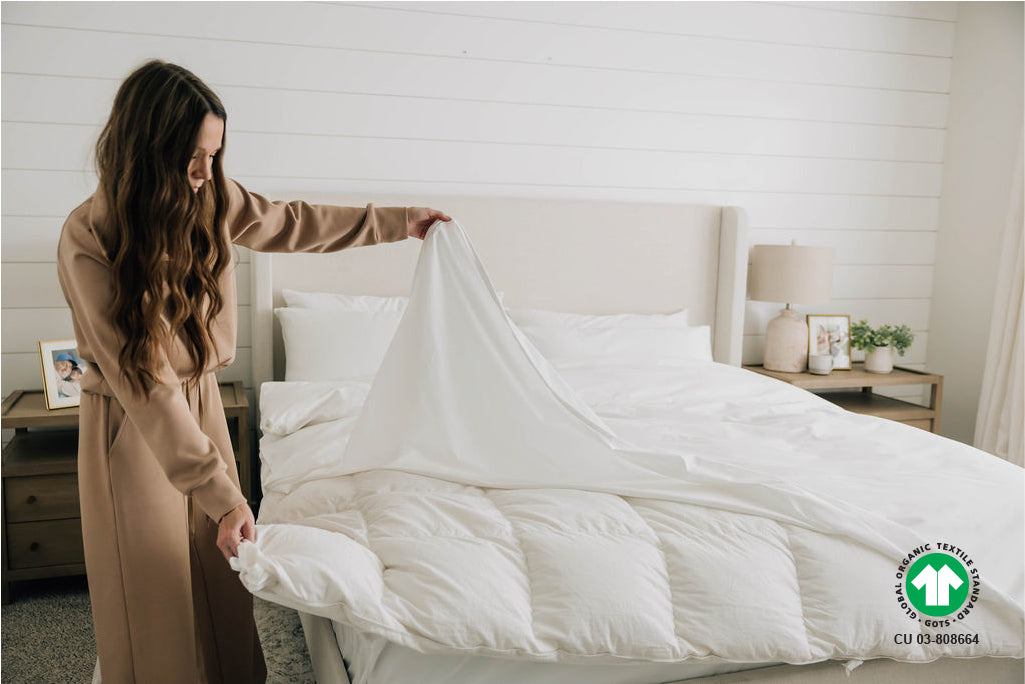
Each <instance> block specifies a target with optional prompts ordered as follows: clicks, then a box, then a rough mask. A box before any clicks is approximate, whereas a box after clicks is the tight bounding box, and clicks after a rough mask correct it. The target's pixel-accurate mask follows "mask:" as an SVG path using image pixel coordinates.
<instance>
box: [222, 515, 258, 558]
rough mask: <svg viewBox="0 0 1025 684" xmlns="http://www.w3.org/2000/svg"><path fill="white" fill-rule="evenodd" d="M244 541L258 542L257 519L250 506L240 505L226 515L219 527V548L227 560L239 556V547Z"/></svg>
mask: <svg viewBox="0 0 1025 684" xmlns="http://www.w3.org/2000/svg"><path fill="white" fill-rule="evenodd" d="M243 539H248V540H249V541H251V542H255V541H256V518H254V517H253V511H252V510H250V508H249V504H244V503H242V504H239V505H238V506H235V508H233V509H231V510H230V511H228V512H227V513H225V514H224V517H223V518H221V522H220V524H219V525H218V526H217V548H219V549H220V550H221V553H223V554H224V559H225V560H230V559H231V558H233V557H235V556H237V555H238V545H239V544H241V543H242V540H243Z"/></svg>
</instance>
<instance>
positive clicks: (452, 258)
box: [233, 225, 1025, 663]
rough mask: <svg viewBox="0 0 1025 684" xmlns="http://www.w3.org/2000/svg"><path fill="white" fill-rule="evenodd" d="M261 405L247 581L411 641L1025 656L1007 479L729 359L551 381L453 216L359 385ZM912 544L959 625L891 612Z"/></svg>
mask: <svg viewBox="0 0 1025 684" xmlns="http://www.w3.org/2000/svg"><path fill="white" fill-rule="evenodd" d="M260 408H261V428H262V429H263V431H264V433H265V436H264V437H263V439H262V440H261V458H262V461H263V475H262V477H263V484H264V490H265V498H264V500H263V503H262V507H261V513H260V519H259V526H258V534H259V538H258V542H257V543H256V544H249V543H244V544H243V545H242V547H241V548H240V555H239V558H238V559H236V560H234V561H233V566H234V567H235V568H236V569H237V570H239V571H240V574H241V579H242V581H243V583H244V584H245V585H246V586H247V587H248V588H249V589H250V590H251V591H252V592H253V593H255V594H256V595H258V596H260V597H262V598H265V599H267V600H271V601H276V602H278V603H282V604H284V605H288V606H291V607H293V608H296V609H299V610H303V611H306V612H310V613H313V614H317V615H322V616H324V617H328V618H331V619H334V620H337V621H340V622H342V623H345V624H348V625H351V626H353V627H355V628H357V629H359V630H362V631H365V632H370V633H373V634H379V635H381V636H384V637H386V638H388V639H390V640H392V641H394V642H396V643H400V644H403V645H406V646H409V647H412V648H415V649H417V650H421V651H425V652H449V653H481V654H488V655H496V656H503V657H515V658H526V659H533V660H559V661H564V662H610V661H619V660H622V659H632V660H647V661H680V660H686V659H709V660H728V661H733V662H769V661H776V662H778V661H782V662H789V663H806V662H814V661H818V660H823V659H827V658H837V659H863V658H870V657H890V658H894V659H897V660H907V661H927V660H932V659H935V658H937V657H940V656H980V655H991V656H1009V657H1019V658H1020V657H1022V655H1023V645H1022V631H1023V615H1022V607H1021V605H1022V600H1023V582H1025V578H1023V564H1022V556H1023V524H1022V519H1023V511H1022V484H1023V482H1022V470H1021V469H1020V468H1018V467H1016V466H1013V465H1011V464H1009V463H1007V462H1005V461H1002V460H1000V459H997V458H995V457H992V456H989V455H987V454H985V453H983V452H980V451H977V450H975V449H972V448H970V447H967V446H964V445H961V444H959V443H956V442H953V441H950V440H946V439H944V438H941V437H938V436H935V435H931V434H929V433H926V432H924V431H921V430H918V429H917V428H911V427H907V426H904V425H900V424H897V423H893V422H889V421H884V420H881V419H876V418H871V417H865V416H858V415H855V414H850V413H847V412H845V411H842V410H841V409H839V408H837V407H835V406H833V405H832V404H829V403H828V402H826V401H824V400H822V399H820V398H817V397H815V396H814V395H812V394H810V393H807V392H805V391H803V390H799V389H796V388H793V387H791V386H789V385H786V384H784V383H780V382H777V381H774V380H772V379H769V378H765V377H763V376H759V375H756V374H753V373H750V372H747V371H744V370H741V369H737V368H733V367H728V366H723V365H719V364H714V363H707V362H695V363H693V364H682V363H681V364H675V365H673V366H655V365H651V364H642V365H638V364H630V365H616V364H610V363H604V364H600V365H599V364H595V363H593V362H589V363H587V364H576V365H574V364H561V365H560V366H559V367H558V368H555V367H553V366H552V365H551V364H550V363H548V362H547V361H546V360H545V359H543V358H541V357H540V355H539V354H538V353H537V352H536V350H534V349H533V348H532V346H531V345H530V344H529V342H527V341H526V340H525V339H524V338H523V336H522V335H521V334H519V332H518V331H517V330H516V329H515V328H514V327H513V326H511V324H510V323H509V321H508V318H507V317H506V315H505V313H504V311H503V310H502V308H501V305H500V304H499V302H498V300H497V297H495V295H494V291H493V290H492V288H491V286H490V283H489V282H488V280H487V277H486V275H485V274H484V271H483V269H482V267H481V266H480V264H479V262H478V261H477V259H476V255H475V254H474V253H473V251H472V248H471V247H470V245H469V243H468V241H467V240H466V237H465V235H464V234H463V233H462V231H461V230H460V229H459V227H458V225H444V226H441V227H439V226H437V225H436V226H435V227H434V228H432V229H431V231H430V233H429V234H428V237H427V240H426V241H425V243H424V247H423V253H422V254H421V259H420V262H419V263H418V266H417V273H416V276H415V278H414V288H413V292H412V294H411V297H410V301H409V306H408V308H407V311H406V313H405V315H404V317H403V320H402V322H401V323H400V325H399V329H398V332H397V333H396V336H395V339H394V340H393V342H392V344H391V346H390V347H389V350H388V352H387V354H386V356H385V360H384V363H383V365H382V366H381V369H380V371H379V372H378V373H377V376H376V377H375V378H374V379H373V383H371V381H370V379H367V380H366V381H339V382H333V383H299V382H288V383H265V384H264V385H263V388H262V396H261V405H260ZM925 544H929V545H930V551H933V550H937V551H938V550H941V548H940V547H938V545H939V544H948V545H952V546H953V547H957V548H958V549H960V550H961V552H962V553H963V554H964V557H965V558H970V559H971V560H972V566H971V567H974V568H975V569H976V570H977V571H978V575H977V576H975V577H974V578H973V579H975V578H977V579H978V580H979V582H978V584H977V585H974V586H973V591H974V590H977V591H978V593H977V594H975V596H976V599H975V600H974V601H971V602H970V603H969V608H970V610H969V614H968V615H967V616H965V617H964V618H963V619H957V620H953V621H948V622H947V624H941V626H930V624H928V623H927V622H925V618H926V617H927V616H920V615H917V614H916V615H914V616H911V615H909V612H910V610H911V609H909V608H907V606H908V604H907V602H906V601H905V602H904V607H902V605H901V603H902V602H901V600H900V598H899V597H898V596H897V594H896V585H899V584H900V580H899V579H897V573H898V572H899V566H900V565H901V564H902V561H903V560H904V559H905V558H906V557H907V556H908V554H909V553H911V552H912V551H913V549H915V548H920V547H922V546H923V545H925ZM948 552H949V553H951V554H956V553H957V551H954V550H952V549H951V550H949V551H948ZM905 569H906V568H905ZM973 584H974V582H973ZM918 618H922V619H918ZM905 635H909V636H905ZM951 635H954V636H955V637H957V636H958V635H960V638H953V639H952V638H950V636H951ZM966 636H967V637H969V638H967V639H966V638H965V637H966ZM976 636H977V637H978V638H977V639H976V638H975V637H976ZM951 641H954V642H955V643H950V642H951ZM957 641H962V642H965V641H967V643H956V642H957Z"/></svg>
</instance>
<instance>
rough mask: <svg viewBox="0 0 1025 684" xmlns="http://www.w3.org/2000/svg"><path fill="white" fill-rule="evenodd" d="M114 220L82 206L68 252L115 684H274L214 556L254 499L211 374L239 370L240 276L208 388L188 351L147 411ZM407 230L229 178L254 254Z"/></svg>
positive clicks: (95, 601)
mask: <svg viewBox="0 0 1025 684" xmlns="http://www.w3.org/2000/svg"><path fill="white" fill-rule="evenodd" d="M105 209H106V208H105V206H104V201H103V198H102V197H101V196H100V195H99V193H97V194H94V195H93V196H92V197H91V198H89V199H87V200H86V201H85V202H84V203H82V204H81V205H80V206H78V207H77V208H76V209H75V210H74V211H72V212H71V214H70V216H69V217H68V219H67V221H66V222H65V224H64V228H63V230H62V232H61V237H60V241H59V243H58V247H57V272H58V277H59V279H60V285H61V289H62V290H63V292H64V297H65V299H67V302H68V306H69V307H70V308H71V316H72V322H73V324H74V330H75V338H76V340H77V342H78V353H79V355H80V356H81V357H82V358H83V359H85V360H86V361H87V362H89V364H90V369H89V371H88V372H87V373H85V374H84V375H83V376H82V378H81V387H82V400H81V401H82V403H81V407H80V413H79V415H80V417H79V451H78V477H79V492H80V497H81V507H82V537H83V541H84V544H85V564H86V572H87V574H88V580H89V595H90V600H91V603H92V611H93V621H94V625H95V632H96V645H97V650H98V651H99V660H100V670H101V672H102V676H103V681H104V682H105V683H110V684H120V683H122V682H138V683H139V684H148V683H149V682H167V683H169V684H170V683H177V682H181V683H182V684H185V683H188V684H195V683H196V682H210V683H211V684H214V683H217V682H247V683H248V682H262V681H264V679H265V678H266V669H265V666H264V661H263V653H262V651H261V649H260V644H259V639H258V637H257V634H256V628H255V624H254V622H253V614H252V596H251V595H250V594H249V593H248V592H247V591H246V590H245V589H244V588H243V587H242V585H241V583H240V582H239V580H238V576H237V575H236V574H235V573H234V572H233V571H232V570H231V569H230V567H229V566H228V563H227V561H225V559H224V556H223V555H222V554H221V552H220V550H219V549H218V548H217V547H216V540H217V522H216V521H217V520H219V519H220V518H221V516H222V515H224V514H225V513H226V512H228V511H230V510H231V509H232V508H234V507H235V506H237V505H238V504H240V503H244V502H245V497H243V495H242V492H241V490H240V488H239V483H238V474H237V472H236V470H235V461H234V455H233V451H232V446H231V439H230V437H229V433H228V427H227V421H226V419H225V417H224V411H223V406H222V404H221V399H220V392H219V391H218V387H217V378H216V376H215V375H214V372H215V371H218V370H220V369H222V368H224V367H225V366H227V365H229V364H230V363H231V362H232V361H233V360H234V359H235V344H236V330H237V311H236V308H237V294H236V288H235V272H234V271H235V267H234V265H232V266H230V267H229V268H228V269H227V271H226V273H225V274H224V275H223V276H222V278H221V281H220V283H219V284H220V288H221V294H222V296H223V297H224V308H223V309H222V311H221V313H220V314H219V315H218V317H217V318H216V319H215V321H214V326H213V333H214V335H213V337H214V342H215V345H216V353H211V357H212V358H211V361H210V363H209V364H208V367H207V368H206V372H205V373H204V374H203V376H202V381H201V382H200V384H199V386H198V387H196V388H193V389H192V390H191V391H189V390H187V388H186V387H185V384H184V381H185V379H186V378H187V377H189V375H190V374H191V372H192V370H193V368H192V364H191V361H190V359H189V356H188V354H187V352H186V351H185V348H184V346H183V345H182V344H181V341H180V340H175V343H174V344H173V345H172V346H171V348H169V349H166V350H165V352H166V354H165V356H164V358H163V359H162V360H161V361H162V363H161V368H160V371H159V373H158V377H159V378H160V380H161V382H160V384H158V385H157V386H156V387H154V388H153V390H152V393H151V395H150V398H149V400H148V401H147V400H145V399H143V398H142V397H141V396H139V395H137V394H135V393H134V392H133V391H132V390H131V389H130V387H129V386H128V384H127V383H126V382H124V381H123V380H122V378H121V377H120V375H119V373H118V367H119V366H118V353H119V350H120V349H121V347H122V345H123V337H122V336H121V334H120V332H119V331H118V330H117V328H116V327H115V326H114V323H113V320H112V318H111V304H112V302H113V274H112V271H111V261H110V259H109V258H108V256H107V255H108V250H107V248H106V246H107V245H109V244H111V235H110V233H109V232H108V230H109V229H108V227H107V224H106V223H105V221H104V215H105ZM406 221H407V216H406V209H405V208H403V207H389V208H375V207H374V206H373V205H372V204H371V205H368V206H367V207H366V208H365V209H364V208H350V207H333V206H325V205H311V204H307V203H305V202H287V203H286V202H271V201H269V200H267V199H265V198H264V197H261V196H260V195H257V194H255V193H250V192H248V191H247V190H246V189H245V188H243V187H242V186H241V185H239V184H238V183H237V182H235V181H232V180H229V181H228V212H227V220H226V221H225V225H224V230H226V231H228V233H229V235H230V241H231V242H233V243H235V244H238V245H242V246H245V247H249V248H251V249H254V250H257V251H263V252H333V251H337V250H341V249H345V248H347V247H356V246H360V245H372V244H376V243H382V242H394V241H398V240H402V239H404V238H405V237H406V236H407V224H406ZM200 395H201V396H200ZM200 398H201V399H202V401H201V402H200V401H199V399H200ZM200 403H201V404H202V408H201V409H200ZM193 504H195V505H193Z"/></svg>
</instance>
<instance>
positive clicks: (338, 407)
mask: <svg viewBox="0 0 1025 684" xmlns="http://www.w3.org/2000/svg"><path fill="white" fill-rule="evenodd" d="M370 382H371V381H370V380H369V379H363V380H331V381H327V382H320V381H314V382H307V381H299V382H265V383H263V385H261V386H260V431H261V432H263V434H265V435H268V434H270V435H280V436H286V435H290V434H292V433H293V432H295V431H296V430H298V429H300V428H303V427H306V426H307V425H319V424H320V423H326V422H329V421H332V420H337V419H339V418H350V417H353V416H356V415H357V414H359V412H360V410H361V409H362V408H363V404H364V402H366V400H367V394H368V393H369V392H370Z"/></svg>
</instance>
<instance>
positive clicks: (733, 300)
mask: <svg viewBox="0 0 1025 684" xmlns="http://www.w3.org/2000/svg"><path fill="white" fill-rule="evenodd" d="M287 199H304V200H307V201H309V202H314V203H319V204H341V205H346V206H361V205H363V204H366V202H367V197H366V196H364V197H357V196H353V195H314V194H308V195H302V194H298V195H297V194H290V195H289V196H288V197H287ZM372 200H373V201H374V203H375V204H376V205H377V206H421V207H434V208H436V209H441V210H442V211H445V212H446V213H447V214H448V215H449V216H451V217H453V218H454V219H455V220H457V221H458V222H459V223H460V225H461V226H462V227H463V228H464V230H465V231H466V233H467V235H468V236H469V237H470V240H471V242H472V243H473V245H474V249H475V250H476V251H477V254H478V255H479V256H480V259H481V262H482V263H483V264H484V267H485V269H486V270H487V272H488V275H489V276H490V278H491V281H492V283H493V284H494V286H495V288H496V289H497V290H499V291H501V292H503V293H504V300H503V301H504V302H505V303H506V304H507V305H508V306H513V307H527V308H537V309H549V310H552V311H566V312H571V313H594V314H600V313H624V312H625V313H670V312H673V311H678V310H680V309H687V310H688V319H689V321H690V323H691V324H692V325H711V326H712V354H713V357H714V358H715V360H716V361H719V362H721V363H728V364H732V365H737V366H739V365H740V358H741V345H742V341H743V322H744V299H745V292H746V284H747V253H748V250H747V216H746V214H745V212H744V210H743V209H741V208H740V207H720V206H713V205H673V204H634V203H626V202H584V201H568V200H550V199H539V200H534V199H514V198H486V197H422V196H412V195H410V196H405V195H403V196H395V195H385V196H380V195H378V196H374V197H373V198H372ZM419 245H420V241H419V240H405V241H403V242H399V243H393V244H387V245H377V246H375V247H372V248H369V249H368V248H359V249H348V250H343V251H341V252H334V253H329V254H268V253H259V252H253V254H252V265H253V271H252V288H253V289H252V307H253V309H252V317H253V383H254V387H256V388H257V391H259V387H260V385H261V384H262V383H263V382H266V381H269V380H283V379H284V377H285V375H284V349H283V344H282V339H281V329H280V326H279V325H278V323H277V321H276V320H275V318H274V307H275V306H283V305H284V302H283V299H282V297H281V289H282V288H289V289H294V290H307V291H316V292H346V293H350V294H367V295H380V296H392V295H406V294H408V293H409V288H410V286H411V284H412V279H413V269H414V266H415V264H416V258H417V255H418V254H419Z"/></svg>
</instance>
